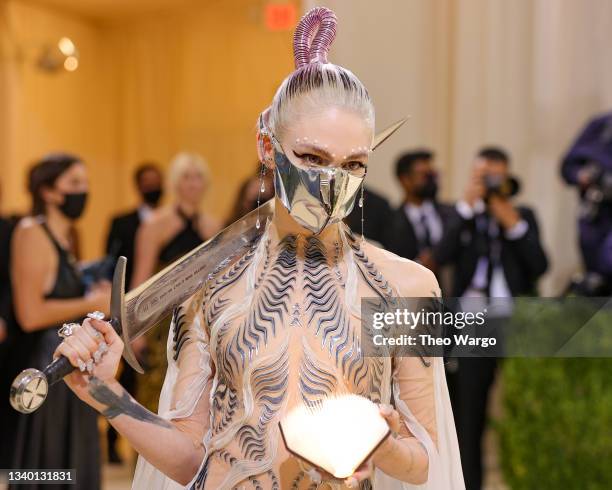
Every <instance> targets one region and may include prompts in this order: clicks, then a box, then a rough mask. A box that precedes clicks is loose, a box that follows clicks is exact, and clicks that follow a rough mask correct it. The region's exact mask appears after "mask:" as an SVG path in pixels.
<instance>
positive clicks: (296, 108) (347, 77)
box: [264, 7, 375, 138]
mask: <svg viewBox="0 0 612 490" xmlns="http://www.w3.org/2000/svg"><path fill="white" fill-rule="evenodd" d="M336 24H337V19H336V15H335V14H334V12H332V11H331V10H329V9H327V8H325V7H317V8H314V9H312V10H310V11H309V12H308V13H307V14H306V15H305V16H304V17H302V19H301V20H300V22H299V24H298V26H297V28H296V30H295V35H294V38H293V56H294V59H295V67H296V70H295V71H294V72H293V73H291V75H289V76H288V77H287V78H285V80H284V81H283V83H282V84H281V86H280V87H279V88H278V90H277V91H276V94H275V95H274V99H273V100H272V105H271V106H270V108H269V109H268V110H267V111H266V112H265V113H264V122H265V123H266V125H267V126H268V128H269V129H270V130H271V131H272V132H273V133H274V134H275V135H276V136H277V137H278V138H281V137H282V135H283V133H284V132H285V130H286V129H287V127H289V125H290V124H291V122H292V121H294V120H295V119H296V118H298V117H300V116H301V115H303V114H309V113H312V112H318V111H321V109H324V108H328V107H340V108H344V109H348V110H351V111H354V112H355V113H357V114H359V115H360V116H362V117H363V119H364V121H366V123H367V124H368V125H369V126H370V127H371V129H372V132H373V131H374V122H375V116H374V105H373V104H372V100H371V99H370V96H369V94H368V91H367V90H366V88H365V86H364V85H363V83H361V81H360V80H359V79H358V78H357V77H356V76H355V75H354V74H353V73H352V72H351V71H349V70H347V69H346V68H343V67H341V66H338V65H334V64H332V63H329V62H328V61H327V53H328V51H329V48H330V46H331V44H332V42H333V40H334V38H335V36H336Z"/></svg>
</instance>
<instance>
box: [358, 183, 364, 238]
mask: <svg viewBox="0 0 612 490" xmlns="http://www.w3.org/2000/svg"><path fill="white" fill-rule="evenodd" d="M363 187H364V185H363V183H362V184H361V196H360V197H359V207H360V208H361V241H362V242H363V240H364V236H363V223H364V221H365V219H364V217H363V204H364V202H363Z"/></svg>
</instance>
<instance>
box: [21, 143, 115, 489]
mask: <svg viewBox="0 0 612 490" xmlns="http://www.w3.org/2000/svg"><path fill="white" fill-rule="evenodd" d="M29 188H30V192H31V194H32V198H33V202H34V206H33V216H32V217H29V218H25V219H23V220H21V222H20V223H19V224H18V226H17V228H16V230H15V232H14V236H13V240H12V257H11V260H12V264H11V279H12V285H13V294H14V306H15V314H16V318H17V322H18V324H19V327H20V328H21V330H22V332H23V333H22V335H21V336H20V339H19V341H18V342H17V343H16V346H15V349H14V352H13V355H14V360H13V362H14V363H19V362H21V363H23V366H24V367H25V366H32V367H35V368H38V369H42V368H44V367H45V366H46V365H47V364H48V363H49V362H50V361H51V360H52V358H53V352H54V350H55V349H56V347H57V346H58V345H59V343H60V341H61V339H60V337H59V336H58V328H59V327H60V326H61V325H62V324H63V323H65V322H72V321H79V320H80V319H82V318H83V317H84V316H85V315H86V314H87V313H88V312H92V311H95V310H100V311H103V312H106V313H108V309H109V304H110V284H108V283H100V284H96V285H95V286H94V287H93V288H91V290H90V291H86V290H85V286H84V284H83V281H82V278H81V275H80V273H79V270H78V268H77V263H76V260H75V258H74V255H73V253H72V252H71V250H73V244H72V243H71V239H70V238H71V229H72V227H73V223H74V221H75V220H76V219H78V218H79V217H80V215H81V214H82V212H83V209H84V207H85V203H86V200H87V192H88V181H87V173H86V170H85V166H84V165H83V164H82V163H81V161H80V159H79V158H77V157H75V156H72V155H66V154H54V155H50V156H48V157H46V158H44V159H43V160H42V161H41V162H40V163H38V164H37V165H36V166H35V167H34V168H33V169H32V171H31V172H30V182H29ZM11 444H12V445H13V447H14V453H13V458H12V464H11V466H10V467H11V468H13V469H19V468H39V469H70V468H74V469H76V485H70V486H68V485H66V488H71V489H87V490H92V489H93V490H95V489H97V488H100V448H99V440H98V428H97V417H96V413H95V412H94V411H93V410H91V409H89V408H88V407H84V406H83V404H82V403H80V402H79V400H78V398H77V397H76V396H75V395H74V394H73V393H72V392H71V391H70V390H68V389H67V388H66V387H65V386H64V385H63V384H58V386H57V387H54V389H53V390H50V392H49V396H48V398H47V401H46V403H45V404H44V406H43V407H41V408H40V409H39V410H38V411H36V412H34V413H32V414H29V415H20V416H19V418H18V421H17V424H16V434H15V437H14V438H13V441H12V442H11ZM19 488H20V489H23V488H37V486H36V485H32V486H25V487H24V486H21V485H20V487H19ZM41 488H44V489H45V490H48V489H50V488H63V487H62V486H61V485H52V486H49V485H45V486H44V487H41Z"/></svg>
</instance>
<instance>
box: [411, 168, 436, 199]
mask: <svg viewBox="0 0 612 490" xmlns="http://www.w3.org/2000/svg"><path fill="white" fill-rule="evenodd" d="M415 193H416V195H417V196H418V197H420V198H421V199H431V200H435V199H436V195H437V194H438V178H437V177H436V175H435V174H429V175H428V176H427V180H426V181H425V183H424V184H423V185H422V186H420V187H419V188H418V189H416V191H415Z"/></svg>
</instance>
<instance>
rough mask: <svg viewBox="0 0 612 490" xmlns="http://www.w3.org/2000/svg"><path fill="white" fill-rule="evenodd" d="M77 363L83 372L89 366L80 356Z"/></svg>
mask: <svg viewBox="0 0 612 490" xmlns="http://www.w3.org/2000/svg"><path fill="white" fill-rule="evenodd" d="M77 364H78V365H79V371H81V372H84V371H85V369H86V368H87V366H86V364H85V363H84V362H83V361H82V360H81V358H80V357H79V358H78V359H77Z"/></svg>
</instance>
